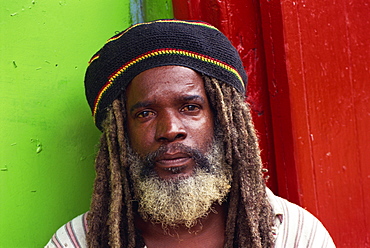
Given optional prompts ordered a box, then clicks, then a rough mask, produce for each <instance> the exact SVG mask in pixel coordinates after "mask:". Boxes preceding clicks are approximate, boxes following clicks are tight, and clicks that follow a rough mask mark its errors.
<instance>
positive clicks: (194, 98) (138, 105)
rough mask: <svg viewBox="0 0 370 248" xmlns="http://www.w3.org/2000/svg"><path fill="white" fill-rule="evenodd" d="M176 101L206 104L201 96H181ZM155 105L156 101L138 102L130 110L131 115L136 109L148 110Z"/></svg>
mask: <svg viewBox="0 0 370 248" xmlns="http://www.w3.org/2000/svg"><path fill="white" fill-rule="evenodd" d="M176 100H177V101H180V102H188V101H200V103H202V104H204V103H205V102H206V101H205V99H204V98H203V97H202V96H200V95H190V96H186V95H185V96H180V97H178V98H177V99H176ZM153 104H154V101H140V102H137V103H135V104H134V105H132V107H131V108H130V113H132V112H133V111H134V110H135V109H138V108H146V107H148V106H150V105H153Z"/></svg>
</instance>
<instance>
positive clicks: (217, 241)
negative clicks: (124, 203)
mask: <svg viewBox="0 0 370 248" xmlns="http://www.w3.org/2000/svg"><path fill="white" fill-rule="evenodd" d="M213 209H214V211H211V212H210V213H209V214H208V216H207V217H205V218H202V219H199V221H198V222H197V224H196V225H195V226H193V227H192V228H190V229H189V228H187V227H185V226H181V225H180V226H177V227H175V228H166V229H163V227H162V225H161V224H152V223H148V222H145V221H144V220H143V219H142V218H140V217H137V218H136V220H135V224H136V226H137V228H138V229H139V230H140V232H141V235H142V237H143V239H144V242H145V244H146V246H147V247H148V248H156V247H161V248H166V247H174V248H175V247H176V248H180V247H193V248H197V247H212V248H217V247H223V243H224V233H225V220H226V209H225V206H224V205H223V206H220V205H218V204H217V205H214V206H213Z"/></svg>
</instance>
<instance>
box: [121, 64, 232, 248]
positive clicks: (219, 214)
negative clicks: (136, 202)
mask: <svg viewBox="0 0 370 248" xmlns="http://www.w3.org/2000/svg"><path fill="white" fill-rule="evenodd" d="M126 96H127V104H126V108H127V113H128V117H127V127H128V136H129V140H130V144H131V146H132V148H133V149H134V151H136V152H137V153H138V154H139V155H142V156H144V155H146V154H147V153H148V152H153V151H155V150H157V149H158V148H159V147H160V146H161V145H171V144H174V143H182V144H184V145H187V146H190V147H193V148H197V149H199V150H200V151H201V152H203V153H205V152H206V151H207V150H208V148H209V146H210V144H211V141H212V137H213V134H214V133H213V130H214V119H213V113H212V110H211V107H210V105H209V102H208V98H207V94H206V92H205V89H204V82H203V79H202V77H201V76H200V75H199V74H198V73H196V72H195V71H193V70H191V69H188V68H185V67H181V66H162V67H157V68H153V69H150V70H147V71H144V72H142V73H140V74H139V75H137V76H136V77H135V78H134V79H133V80H132V82H131V83H130V85H129V86H128V87H127V93H126ZM194 166H195V163H194V161H193V159H192V158H191V157H189V156H188V155H187V154H184V153H182V152H180V151H176V149H170V150H169V151H168V152H167V153H165V154H164V155H163V156H162V157H161V158H158V159H157V161H156V163H155V167H154V169H155V171H156V172H157V174H158V176H160V177H161V178H163V179H167V180H168V179H171V178H176V177H187V176H190V175H191V174H192V172H193V169H194ZM173 168H176V171H177V173H176V174H174V173H172V171H173V170H172V169H173ZM136 225H137V227H138V229H139V230H140V231H141V233H142V236H143V238H144V241H145V244H146V246H147V247H148V248H155V247H161V248H164V247H171V248H173V247H177V248H180V247H193V248H200V247H202V248H205V247H212V248H217V247H223V242H224V229H225V209H224V207H223V206H219V205H217V206H216V205H215V207H214V211H213V212H211V213H210V214H209V215H208V216H207V217H206V218H204V219H201V220H199V223H198V224H197V225H195V226H194V227H192V228H191V230H189V229H187V228H186V227H183V226H179V227H178V228H176V229H170V230H168V232H167V234H166V233H165V232H164V230H163V229H162V226H161V225H160V224H156V225H154V224H150V223H147V222H144V221H143V220H142V219H141V218H140V217H138V218H137V219H136Z"/></svg>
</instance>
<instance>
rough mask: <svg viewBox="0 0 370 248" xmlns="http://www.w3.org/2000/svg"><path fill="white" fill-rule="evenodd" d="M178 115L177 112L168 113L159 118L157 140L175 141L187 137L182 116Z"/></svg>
mask: <svg viewBox="0 0 370 248" xmlns="http://www.w3.org/2000/svg"><path fill="white" fill-rule="evenodd" d="M177 115H178V114H176V113H167V114H163V115H162V116H161V117H160V118H158V121H157V127H156V137H155V138H156V140H157V141H159V142H162V143H164V142H174V141H180V140H184V139H185V138H186V136H187V132H186V128H185V126H184V124H183V122H182V120H181V117H179V116H177Z"/></svg>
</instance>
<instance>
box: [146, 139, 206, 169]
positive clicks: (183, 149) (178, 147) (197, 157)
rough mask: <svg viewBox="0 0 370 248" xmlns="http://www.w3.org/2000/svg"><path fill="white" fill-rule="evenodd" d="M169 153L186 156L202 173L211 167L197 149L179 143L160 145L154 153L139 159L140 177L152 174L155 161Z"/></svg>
mask: <svg viewBox="0 0 370 248" xmlns="http://www.w3.org/2000/svg"><path fill="white" fill-rule="evenodd" d="M169 151H171V152H174V151H175V152H178V153H184V154H187V155H188V156H189V157H190V158H192V159H193V160H194V162H195V164H196V167H197V168H200V169H203V171H205V172H210V167H211V166H210V164H209V160H208V158H207V156H206V155H205V154H203V153H202V152H201V151H200V150H199V149H197V148H192V147H190V146H187V145H184V144H181V143H176V144H167V145H161V146H160V147H159V148H158V149H157V150H156V151H153V152H150V153H148V154H147V155H145V156H144V157H142V158H140V160H142V162H143V164H144V166H143V170H142V173H141V175H142V176H149V175H151V174H153V173H154V167H155V163H156V161H157V160H158V159H159V158H160V157H162V156H163V155H164V154H166V153H168V152H169Z"/></svg>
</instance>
